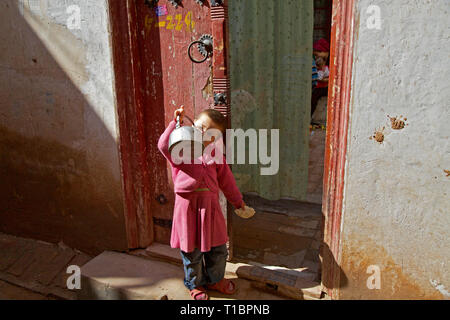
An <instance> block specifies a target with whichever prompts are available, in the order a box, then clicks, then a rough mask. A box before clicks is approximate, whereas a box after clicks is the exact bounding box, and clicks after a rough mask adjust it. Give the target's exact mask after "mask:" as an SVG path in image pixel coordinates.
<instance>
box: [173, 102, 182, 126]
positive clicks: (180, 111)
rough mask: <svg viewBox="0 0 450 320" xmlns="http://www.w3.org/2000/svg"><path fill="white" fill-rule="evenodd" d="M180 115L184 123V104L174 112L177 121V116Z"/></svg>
mask: <svg viewBox="0 0 450 320" xmlns="http://www.w3.org/2000/svg"><path fill="white" fill-rule="evenodd" d="M178 116H180V123H183V118H184V106H181V107H180V109H177V110H175V112H174V114H173V119H174V120H175V121H177V117H178Z"/></svg>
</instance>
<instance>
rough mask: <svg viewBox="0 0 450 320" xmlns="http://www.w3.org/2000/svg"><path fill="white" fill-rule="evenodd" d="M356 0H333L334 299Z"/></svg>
mask: <svg viewBox="0 0 450 320" xmlns="http://www.w3.org/2000/svg"><path fill="white" fill-rule="evenodd" d="M355 3H356V0H333V10H332V26H331V50H330V82H329V87H328V106H327V119H328V120H327V136H326V147H325V164H324V178H323V185H324V187H323V198H322V212H323V217H324V224H323V225H324V242H323V246H322V248H321V253H322V254H321V255H322V284H323V287H324V291H325V292H326V293H327V294H328V295H329V296H330V297H331V298H332V299H336V298H338V297H339V289H340V285H341V279H340V276H341V272H342V271H341V268H340V264H341V248H342V246H341V242H342V241H341V238H342V234H341V223H342V205H343V199H344V179H345V163H346V157H347V138H348V130H349V111H350V101H351V89H352V68H353V39H354V23H355Z"/></svg>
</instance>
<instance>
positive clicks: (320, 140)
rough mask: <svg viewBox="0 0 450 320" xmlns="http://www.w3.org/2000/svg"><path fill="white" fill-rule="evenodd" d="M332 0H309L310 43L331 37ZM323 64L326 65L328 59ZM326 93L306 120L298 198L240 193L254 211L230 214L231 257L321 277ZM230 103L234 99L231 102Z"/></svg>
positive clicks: (239, 260) (315, 277)
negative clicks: (305, 158)
mask: <svg viewBox="0 0 450 320" xmlns="http://www.w3.org/2000/svg"><path fill="white" fill-rule="evenodd" d="M331 18H332V0H314V30H313V33H312V35H313V36H312V39H311V40H310V41H311V44H312V43H314V42H316V41H318V40H320V39H325V40H326V41H327V42H328V44H329V43H330V38H331ZM326 65H329V61H327V63H326ZM327 98H328V97H327V95H324V96H322V97H320V98H319V99H318V102H317V107H316V108H315V110H314V112H313V113H312V114H311V124H310V125H309V131H308V133H307V134H308V141H309V162H308V169H307V170H308V175H307V190H306V195H305V196H304V197H303V199H301V201H300V200H298V199H297V200H295V199H292V198H281V199H279V200H267V199H265V198H263V197H261V196H260V195H259V194H258V193H256V192H247V193H245V194H244V201H245V202H246V204H247V205H249V206H251V207H253V208H255V210H256V213H257V214H256V215H255V216H254V217H253V218H252V219H250V220H243V219H240V218H239V217H237V216H235V215H233V216H232V219H231V225H232V228H231V229H232V248H233V260H235V261H238V262H245V263H249V264H252V265H257V266H258V265H259V266H278V267H281V268H287V269H290V270H296V271H299V272H301V273H302V275H303V276H305V277H306V278H308V279H309V280H312V281H314V282H318V283H320V282H321V264H322V263H321V254H320V249H321V244H322V242H323V228H324V217H323V215H322V198H323V187H324V186H323V180H324V162H325V149H326V148H325V141H326V129H327V102H328V99H327ZM232 103H233V102H232Z"/></svg>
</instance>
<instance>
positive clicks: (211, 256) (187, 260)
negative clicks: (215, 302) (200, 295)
mask: <svg viewBox="0 0 450 320" xmlns="http://www.w3.org/2000/svg"><path fill="white" fill-rule="evenodd" d="M181 257H182V259H183V265H184V285H185V286H186V287H187V288H188V289H189V290H193V289H195V288H198V287H200V286H204V285H206V284H214V283H217V282H219V281H220V280H222V279H223V277H224V276H225V267H226V264H227V257H228V250H227V245H226V244H224V245H222V246H219V247H213V248H211V251H209V252H201V251H200V250H199V249H197V248H196V249H195V250H194V251H193V252H189V253H186V252H184V251H181Z"/></svg>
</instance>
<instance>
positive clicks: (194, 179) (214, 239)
mask: <svg viewBox="0 0 450 320" xmlns="http://www.w3.org/2000/svg"><path fill="white" fill-rule="evenodd" d="M175 127H176V122H175V121H171V122H170V124H169V126H168V127H167V128H166V130H165V131H164V133H163V134H162V135H161V137H160V139H159V142H158V148H159V150H160V151H161V153H162V154H163V155H164V157H165V158H166V159H167V160H168V161H169V163H170V164H171V167H172V179H173V184H174V189H175V190H174V191H175V193H176V197H175V207H174V212H173V223H172V233H171V240H170V245H171V247H172V248H180V249H181V250H182V251H184V252H192V251H193V250H194V249H195V248H199V249H200V250H201V251H202V252H208V251H210V250H211V247H217V246H220V245H223V244H225V243H226V242H227V241H228V236H227V227H226V223H225V219H224V216H223V214H222V210H221V208H220V203H219V189H220V190H222V192H223V193H224V195H225V197H226V198H227V199H228V201H230V202H231V204H233V205H234V206H235V207H236V208H240V207H241V206H242V204H243V200H242V194H241V192H240V191H239V189H238V187H237V185H236V181H235V179H234V177H233V174H232V172H231V170H230V167H229V166H228V164H226V161H225V157H223V163H222V164H218V163H216V162H215V161H214V160H213V159H208V158H207V157H206V156H203V157H202V158H201V160H202V163H201V164H184V163H182V164H179V165H176V164H174V162H173V161H172V158H171V156H170V153H169V148H168V144H169V137H170V134H171V133H172V131H173V130H174V129H175ZM199 188H208V189H209V190H210V191H201V192H195V190H197V189H199Z"/></svg>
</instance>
